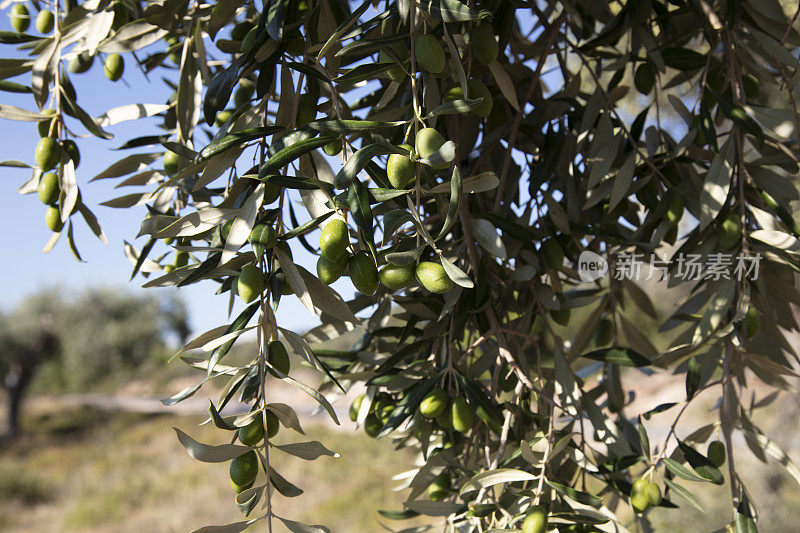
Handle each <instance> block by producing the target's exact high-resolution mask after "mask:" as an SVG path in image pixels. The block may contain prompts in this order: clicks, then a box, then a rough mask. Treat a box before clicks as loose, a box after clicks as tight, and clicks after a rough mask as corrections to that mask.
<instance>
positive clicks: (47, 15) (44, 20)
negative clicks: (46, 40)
mask: <svg viewBox="0 0 800 533" xmlns="http://www.w3.org/2000/svg"><path fill="white" fill-rule="evenodd" d="M55 22H56V18H55V16H53V12H52V11H49V10H47V9H44V10H42V11H39V14H38V15H36V29H37V30H38V31H39V33H50V32H51V31H53V26H54V25H55Z"/></svg>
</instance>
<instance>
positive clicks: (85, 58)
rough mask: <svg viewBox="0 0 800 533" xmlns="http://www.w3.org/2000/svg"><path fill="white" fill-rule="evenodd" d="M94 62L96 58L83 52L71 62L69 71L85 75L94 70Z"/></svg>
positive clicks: (68, 67)
mask: <svg viewBox="0 0 800 533" xmlns="http://www.w3.org/2000/svg"><path fill="white" fill-rule="evenodd" d="M93 62H94V56H91V55H89V53H88V52H81V53H80V54H78V55H76V56H73V58H72V59H70V60H69V64H68V66H67V69H68V70H69V71H70V72H72V73H73V74H83V73H84V72H86V71H87V70H89V69H90V68H92V63H93Z"/></svg>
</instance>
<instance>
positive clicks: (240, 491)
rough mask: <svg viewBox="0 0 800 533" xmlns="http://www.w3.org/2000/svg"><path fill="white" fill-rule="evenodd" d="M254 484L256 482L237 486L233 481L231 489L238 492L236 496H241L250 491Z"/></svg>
mask: <svg viewBox="0 0 800 533" xmlns="http://www.w3.org/2000/svg"><path fill="white" fill-rule="evenodd" d="M253 483H254V481H251V482H250V483H248V484H247V485H237V484H236V483H234V482H233V480H231V488H233V490H234V492H236V494H241V493H242V492H244V491H246V490H247V489H249V488H250V487H252V486H253Z"/></svg>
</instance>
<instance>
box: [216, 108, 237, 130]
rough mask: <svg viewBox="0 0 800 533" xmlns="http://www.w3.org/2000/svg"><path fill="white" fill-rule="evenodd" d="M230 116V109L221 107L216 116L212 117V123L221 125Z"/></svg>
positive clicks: (231, 114) (231, 113) (231, 112)
mask: <svg viewBox="0 0 800 533" xmlns="http://www.w3.org/2000/svg"><path fill="white" fill-rule="evenodd" d="M231 116H233V111H231V110H230V109H223V110H222V111H220V112H219V113H217V116H216V117H215V118H214V124H216V125H217V126H222V125H223V124H225V123H226V122H228V119H230V118H231Z"/></svg>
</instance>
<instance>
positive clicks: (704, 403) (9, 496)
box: [0, 374, 800, 533]
mask: <svg viewBox="0 0 800 533" xmlns="http://www.w3.org/2000/svg"><path fill="white" fill-rule="evenodd" d="M626 380H630V382H631V383H637V382H640V383H643V384H644V385H645V386H646V387H647V388H646V389H645V388H641V387H640V388H639V389H638V390H637V396H638V400H637V404H636V406H635V407H636V409H635V410H636V411H639V410H640V409H647V408H650V407H654V406H655V405H657V404H659V403H662V402H663V401H667V400H669V399H672V400H674V399H675V398H681V397H682V388H683V382H682V381H681V380H676V379H674V378H670V377H669V376H666V375H663V376H654V377H653V378H650V379H647V380H641V379H637V375H636V374H630V375H628V376H626ZM170 390H178V387H177V386H171V387H170ZM140 392H141V391H140ZM287 394H288V393H287ZM97 398H98V397H94V399H95V400H94V402H95V403H97ZM300 399H301V398H300V397H295V398H292V399H291V400H289V399H286V400H284V401H287V402H288V403H294V402H295V401H297V400H300ZM715 399H716V393H714V392H709V393H708V394H707V397H702V398H700V400H699V401H698V402H697V405H696V406H695V407H693V408H692V409H691V410H690V411H688V412H687V414H686V416H685V426H682V428H683V429H682V430H681V431H679V434H680V435H682V436H684V435H686V434H688V433H689V432H691V431H692V430H694V429H696V428H697V427H699V426H701V425H703V424H705V423H708V422H709V421H710V420H712V419H713V418H714V417H715V416H716V413H715V412H714V411H713V407H714V402H715ZM89 403H90V404H91V402H89ZM118 403H120V404H124V403H126V402H125V401H120V402H118ZM127 403H129V402H127ZM134 403H135V404H136V402H134ZM796 404H797V396H794V395H786V396H785V397H784V398H783V400H782V401H781V400H779V401H778V402H776V403H775V404H773V406H772V407H770V408H768V409H765V410H764V411H763V412H762V413H761V416H760V417H759V418H760V419H761V423H762V426H763V429H765V431H767V433H768V434H769V435H770V436H771V437H773V438H774V439H775V440H776V441H777V442H778V444H779V445H780V446H782V447H783V448H784V449H785V450H786V451H787V452H788V453H789V455H790V456H791V457H793V458H795V459H797V460H800V442H798V439H797V435H798V420H797V409H796V408H795V405H796ZM137 405H142V403H141V402H139V403H138V404H137ZM148 405H152V402H151V403H150V404H148ZM189 405H192V404H191V403H190V404H189ZM346 405H347V403H346V402H342V404H341V406H342V407H346ZM203 408H204V402H203V401H198V402H197V403H196V404H195V407H194V411H192V410H191V409H190V410H188V411H181V413H184V414H181V415H176V414H174V413H172V412H169V411H168V414H164V413H158V412H155V413H154V412H150V411H149V410H148V409H144V412H126V411H108V410H101V409H98V408H97V407H92V406H91V405H90V406H85V405H84V406H82V403H81V401H79V399H78V398H77V397H74V396H73V397H67V398H53V397H49V398H47V397H40V398H35V399H33V401H31V402H30V405H29V409H28V410H27V411H26V416H25V431H26V436H25V437H23V438H22V439H21V440H19V441H17V442H16V443H14V444H13V445H10V446H8V445H7V446H5V447H3V448H0V531H3V532H8V533H39V532H42V533H44V532H48V533H51V532H52V533H58V532H81V533H84V532H85V533H105V532H108V533H111V532H115V533H126V532H131V533H134V532H135V533H141V532H151V531H152V532H158V533H160V532H181V533H183V532H188V531H191V530H193V529H195V528H198V527H200V526H203V525H207V524H221V523H226V522H230V521H235V520H238V519H240V515H239V512H238V510H237V509H236V506H235V505H234V502H233V495H232V492H231V490H230V489H229V486H228V476H227V464H224V463H223V464H205V463H199V462H196V461H194V460H192V459H190V458H189V457H188V456H187V455H186V453H185V452H184V450H183V448H182V447H181V446H180V445H179V443H178V442H177V439H176V438H175V433H174V431H172V429H171V428H172V427H173V426H175V427H179V428H181V429H182V430H184V431H186V432H187V433H189V434H190V435H191V436H193V437H195V438H197V439H198V440H201V441H203V442H208V443H222V438H223V435H221V432H220V431H219V430H216V429H215V428H213V427H210V426H198V424H199V422H201V421H202V420H203V418H204V416H202V415H199V414H185V413H187V412H189V413H191V412H195V413H196V412H197V411H202V410H203ZM632 412H633V411H632ZM671 416H672V411H670V412H667V413H663V414H661V415H658V416H656V417H654V418H653V419H651V420H650V421H648V422H647V423H646V424H647V428H648V431H649V432H650V437H651V442H653V443H656V442H662V441H663V437H664V436H665V435H666V431H667V427H668V424H669V422H670V421H671ZM342 418H343V419H344V420H343V424H344V426H343V427H342V428H340V429H335V428H333V427H331V425H330V424H329V423H325V422H323V420H324V419H323V418H321V417H311V416H309V415H305V416H303V426H304V428H305V429H306V432H307V433H308V436H307V440H312V439H316V440H320V441H322V442H324V443H325V444H326V446H328V448H330V449H332V450H335V451H337V452H339V453H340V454H341V457H339V458H329V457H323V458H321V459H319V460H318V461H316V462H304V461H301V460H299V459H296V458H293V457H288V456H283V457H281V456H280V452H275V453H274V454H273V455H272V457H273V458H274V461H275V465H276V468H277V470H278V471H279V472H280V473H281V474H282V475H283V476H285V477H286V478H288V479H289V480H291V481H292V482H294V483H295V484H296V485H298V486H300V487H301V488H303V489H305V491H306V493H305V494H303V495H302V496H301V497H299V498H296V499H286V498H281V497H279V498H277V501H276V502H275V504H276V507H277V509H279V514H281V515H282V516H285V517H287V518H291V519H294V520H299V521H303V522H306V523H323V524H326V525H328V526H329V527H330V528H331V531H332V532H334V533H362V532H363V533H373V532H377V531H382V528H381V526H380V524H379V516H378V515H377V513H376V511H377V510H378V509H385V508H391V509H398V508H400V506H401V502H402V500H403V493H397V492H393V491H392V482H391V481H390V478H391V476H393V475H395V474H398V473H400V472H402V471H404V470H406V469H407V468H409V467H410V466H411V462H412V457H411V456H410V455H409V454H406V453H402V452H396V451H394V450H393V449H392V448H391V446H390V445H389V443H388V442H386V441H378V442H376V441H374V440H372V439H369V438H367V437H366V436H364V435H363V433H356V432H354V431H353V425H352V424H351V423H350V422H349V420H347V419H346V417H342ZM297 437H299V436H298V435H296V434H293V433H292V432H290V431H288V430H285V429H284V430H282V432H281V434H280V435H279V439H278V440H284V441H288V440H290V439H291V440H294V441H296V440H299V439H298V438H297ZM736 444H737V451H736V454H737V463H738V465H739V470H740V471H741V473H742V475H743V477H744V479H745V481H746V483H747V487H748V490H749V491H750V494H751V497H752V498H753V500H754V501H755V502H756V504H757V505H758V507H759V509H760V512H761V521H760V523H759V530H760V531H762V532H776V533H784V532H790V531H797V530H798V528H797V520H796V515H797V513H798V511H800V490H798V485H797V484H796V482H795V481H794V480H793V479H792V478H791V477H789V476H788V475H787V474H786V473H785V472H784V471H783V469H782V468H781V467H780V466H778V465H776V464H775V462H774V461H769V462H768V463H767V464H763V463H760V462H758V460H756V459H754V458H753V456H752V454H751V453H750V452H749V450H747V448H746V445H745V443H744V441H743V440H738V441H737V442H736ZM682 483H685V484H686V485H687V487H689V488H691V489H693V490H694V489H697V493H698V495H699V499H700V500H701V502H702V503H703V505H704V506H705V507H706V509H707V510H708V513H707V514H705V515H703V514H701V513H699V512H697V511H695V510H694V509H692V508H690V507H688V506H683V507H682V508H681V509H680V510H662V509H658V510H656V511H654V512H653V513H652V514H651V517H652V518H653V522H654V524H655V526H656V528H655V531H669V532H670V533H672V532H684V531H685V532H691V533H695V532H706V531H714V530H717V529H718V528H720V527H722V526H723V525H724V524H725V523H726V522H727V520H729V516H730V515H729V513H730V509H729V503H728V502H729V489H728V488H727V486H721V487H716V486H710V485H697V484H692V483H690V482H682ZM676 502H677V503H680V501H679V500H676ZM390 525H391V526H392V527H393V528H395V529H402V528H403V527H409V525H410V524H408V523H405V522H402V523H391V524H390ZM251 530H253V531H255V530H257V531H265V530H266V529H265V528H264V527H263V526H258V527H257V528H255V527H254V528H251ZM632 530H633V531H636V527H635V526H634V527H633V529H632ZM275 531H276V532H277V531H284V529H283V528H282V527H279V526H276V528H275ZM437 531H438V529H437Z"/></svg>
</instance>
